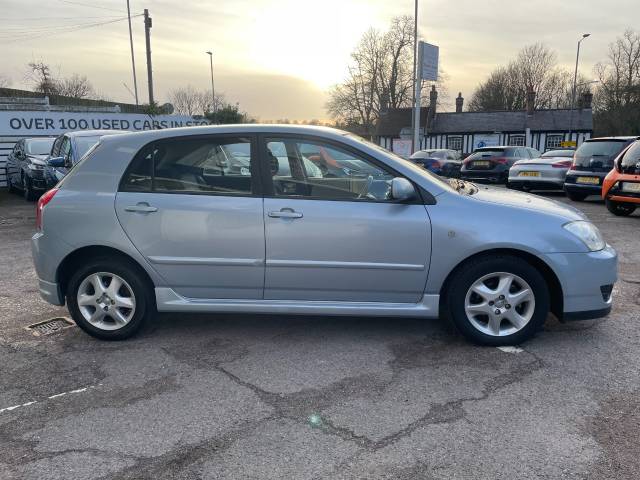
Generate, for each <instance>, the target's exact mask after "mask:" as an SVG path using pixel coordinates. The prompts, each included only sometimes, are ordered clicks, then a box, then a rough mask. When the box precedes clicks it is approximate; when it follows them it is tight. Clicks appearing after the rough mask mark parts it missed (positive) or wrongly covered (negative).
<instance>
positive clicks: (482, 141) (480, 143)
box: [473, 133, 500, 150]
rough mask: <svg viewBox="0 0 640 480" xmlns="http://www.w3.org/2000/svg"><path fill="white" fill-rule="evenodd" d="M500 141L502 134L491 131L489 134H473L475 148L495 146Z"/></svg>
mask: <svg viewBox="0 0 640 480" xmlns="http://www.w3.org/2000/svg"><path fill="white" fill-rule="evenodd" d="M499 141H500V135H498V134H497V133H490V134H487V135H474V136H473V149H474V150H475V149H476V148H483V147H495V146H497V145H498V142H499Z"/></svg>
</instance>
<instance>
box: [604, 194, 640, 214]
mask: <svg viewBox="0 0 640 480" xmlns="http://www.w3.org/2000/svg"><path fill="white" fill-rule="evenodd" d="M605 205H606V206H607V210H609V211H610V212H611V213H613V214H614V215H617V216H618V217H626V216H628V215H631V214H632V213H633V212H635V211H636V205H634V204H633V203H624V202H614V201H613V200H609V199H608V198H607V199H606V200H605Z"/></svg>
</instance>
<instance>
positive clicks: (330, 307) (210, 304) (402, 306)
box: [155, 287, 440, 318]
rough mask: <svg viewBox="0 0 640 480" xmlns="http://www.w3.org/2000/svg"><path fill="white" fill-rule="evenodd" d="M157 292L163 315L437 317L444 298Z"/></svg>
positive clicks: (159, 289)
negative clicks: (271, 296) (413, 299)
mask: <svg viewBox="0 0 640 480" xmlns="http://www.w3.org/2000/svg"><path fill="white" fill-rule="evenodd" d="M155 291H156V303H157V306H158V311H159V312H209V313H214V312H215V313H229V312H234V313H293V314H323V315H359V316H382V317H387V316H389V317H425V318H437V317H438V307H439V302H440V295H423V297H422V300H421V301H420V302H419V303H385V302H329V301H305V300H236V299H200V298H197V299H196V298H185V297H183V296H181V295H179V294H177V293H176V292H175V291H173V289H171V288H166V287H158V288H156V289H155Z"/></svg>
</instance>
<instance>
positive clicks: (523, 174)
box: [518, 172, 540, 177]
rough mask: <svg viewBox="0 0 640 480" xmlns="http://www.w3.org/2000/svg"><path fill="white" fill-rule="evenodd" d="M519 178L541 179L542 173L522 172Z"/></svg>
mask: <svg viewBox="0 0 640 480" xmlns="http://www.w3.org/2000/svg"><path fill="white" fill-rule="evenodd" d="M518 176H519V177H539V176H540V172H520V173H519V174H518Z"/></svg>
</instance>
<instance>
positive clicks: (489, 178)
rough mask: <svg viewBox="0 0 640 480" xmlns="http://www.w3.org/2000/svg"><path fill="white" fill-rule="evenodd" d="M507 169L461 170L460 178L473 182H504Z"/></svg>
mask: <svg viewBox="0 0 640 480" xmlns="http://www.w3.org/2000/svg"><path fill="white" fill-rule="evenodd" d="M507 176H508V172H507V170H502V171H496V170H486V171H482V170H461V171H460V178H462V179H463V180H470V181H474V182H489V183H505V182H506V181H507Z"/></svg>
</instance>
